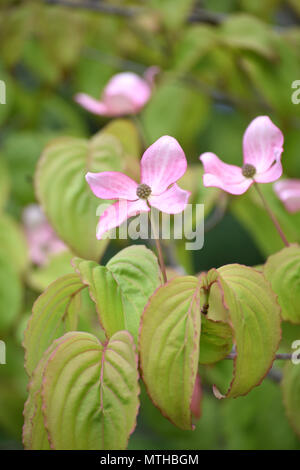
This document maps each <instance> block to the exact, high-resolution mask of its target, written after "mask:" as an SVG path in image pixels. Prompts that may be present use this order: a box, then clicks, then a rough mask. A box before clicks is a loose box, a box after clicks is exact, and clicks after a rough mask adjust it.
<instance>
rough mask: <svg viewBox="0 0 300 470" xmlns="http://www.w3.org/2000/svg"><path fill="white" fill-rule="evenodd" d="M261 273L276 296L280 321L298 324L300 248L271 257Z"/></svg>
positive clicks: (285, 250)
mask: <svg viewBox="0 0 300 470" xmlns="http://www.w3.org/2000/svg"><path fill="white" fill-rule="evenodd" d="M263 272H264V275H265V276H266V278H267V279H268V280H269V281H270V283H271V285H272V289H273V290H274V292H275V293H276V294H277V295H278V302H279V305H280V307H281V316H282V319H283V320H285V321H290V322H292V323H300V311H299V303H300V247H299V246H298V245H292V246H289V247H287V248H283V250H281V251H279V252H278V253H275V254H274V255H271V256H270V257H269V258H268V260H267V262H266V264H265V266H264V271H263Z"/></svg>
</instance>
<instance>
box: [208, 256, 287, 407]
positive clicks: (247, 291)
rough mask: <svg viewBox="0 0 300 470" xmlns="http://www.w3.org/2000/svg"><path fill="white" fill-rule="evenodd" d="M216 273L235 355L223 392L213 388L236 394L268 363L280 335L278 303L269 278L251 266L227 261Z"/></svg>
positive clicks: (260, 377) (265, 369)
mask: <svg viewBox="0 0 300 470" xmlns="http://www.w3.org/2000/svg"><path fill="white" fill-rule="evenodd" d="M213 271H215V270H213ZM215 272H216V271H215ZM217 273H219V275H220V277H219V278H218V279H217V281H218V283H219V287H220V288H221V291H222V293H223V295H224V305H225V307H226V308H227V309H228V314H229V320H228V322H229V324H230V325H231V327H232V329H233V332H234V343H235V347H236V356H235V359H234V372H233V378H232V381H231V384H230V386H229V388H228V390H227V392H226V394H225V395H222V394H221V393H220V392H219V391H218V389H217V388H215V393H216V396H217V397H218V398H225V397H238V396H240V395H245V394H247V393H248V392H249V391H250V390H251V389H252V388H253V387H255V386H256V385H259V384H260V382H261V381H262V380H263V378H264V377H265V375H266V374H267V372H268V371H269V369H270V367H271V366H272V363H273V360H274V358H275V353H276V350H277V348H278V345H279V342H280V338H281V328H280V307H279V305H278V303H277V298H276V295H275V294H274V292H273V291H272V289H271V286H270V284H269V282H268V281H267V280H266V279H265V277H264V276H263V274H262V273H260V272H258V271H256V270H255V269H252V268H249V267H247V266H242V265H238V264H231V265H227V266H223V267H221V268H219V269H218V270H217Z"/></svg>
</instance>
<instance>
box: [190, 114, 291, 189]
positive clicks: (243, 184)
mask: <svg viewBox="0 0 300 470" xmlns="http://www.w3.org/2000/svg"><path fill="white" fill-rule="evenodd" d="M282 151H283V134H282V132H281V130H280V129H279V128H278V127H276V126H275V124H273V122H272V121H271V119H270V118H269V117H268V116H259V117H257V118H255V119H254V120H253V121H252V122H251V123H250V124H249V126H248V127H247V129H246V131H245V134H244V138H243V154H244V164H243V166H242V168H240V167H238V166H236V165H229V164H227V163H224V162H222V161H221V160H220V159H219V158H218V157H217V156H216V155H215V154H214V153H210V152H207V153H203V154H202V155H201V156H200V157H199V158H200V160H201V161H202V163H203V166H204V175H203V184H204V186H206V187H209V186H214V187H217V188H220V189H223V191H227V192H228V193H230V194H243V193H244V192H246V191H247V189H248V188H249V187H250V186H251V185H252V184H253V183H254V182H256V183H271V182H273V181H276V180H277V179H278V178H280V176H281V175H282V165H281V161H280V159H281V154H282Z"/></svg>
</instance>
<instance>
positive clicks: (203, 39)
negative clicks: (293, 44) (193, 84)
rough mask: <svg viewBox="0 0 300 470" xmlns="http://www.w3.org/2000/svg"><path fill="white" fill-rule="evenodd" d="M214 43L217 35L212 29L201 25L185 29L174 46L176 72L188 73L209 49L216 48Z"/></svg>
mask: <svg viewBox="0 0 300 470" xmlns="http://www.w3.org/2000/svg"><path fill="white" fill-rule="evenodd" d="M216 43H217V35H216V30H215V28H214V27H212V26H209V25H204V24H201V25H193V26H191V27H189V28H186V29H185V31H184V33H183V36H182V38H181V39H180V40H179V41H178V43H177V45H176V46H175V47H176V48H175V59H174V67H175V70H176V72H180V73H184V72H188V71H189V70H190V69H192V68H193V67H194V66H195V65H196V64H197V62H199V60H200V59H201V58H202V57H203V56H205V55H206V54H207V53H208V52H209V50H210V49H211V48H213V47H215V46H216Z"/></svg>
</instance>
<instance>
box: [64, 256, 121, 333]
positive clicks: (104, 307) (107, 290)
mask: <svg viewBox="0 0 300 470" xmlns="http://www.w3.org/2000/svg"><path fill="white" fill-rule="evenodd" d="M73 266H74V267H75V269H76V271H77V273H78V274H79V275H80V278H81V281H82V283H83V284H84V285H86V286H88V288H89V292H90V296H91V298H92V299H93V301H94V302H95V304H96V310H97V313H98V317H99V321H100V323H101V325H102V327H103V329H104V330H105V332H106V335H107V337H108V338H111V336H112V335H113V334H114V333H116V332H117V331H120V330H124V329H125V327H126V326H125V318H124V311H123V301H122V294H121V289H120V287H119V285H118V284H117V282H116V280H115V279H114V277H113V275H112V273H111V272H110V271H109V270H108V269H107V268H106V267H105V266H99V265H98V264H97V263H95V262H94V261H85V260H81V259H80V258H75V259H74V260H73Z"/></svg>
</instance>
